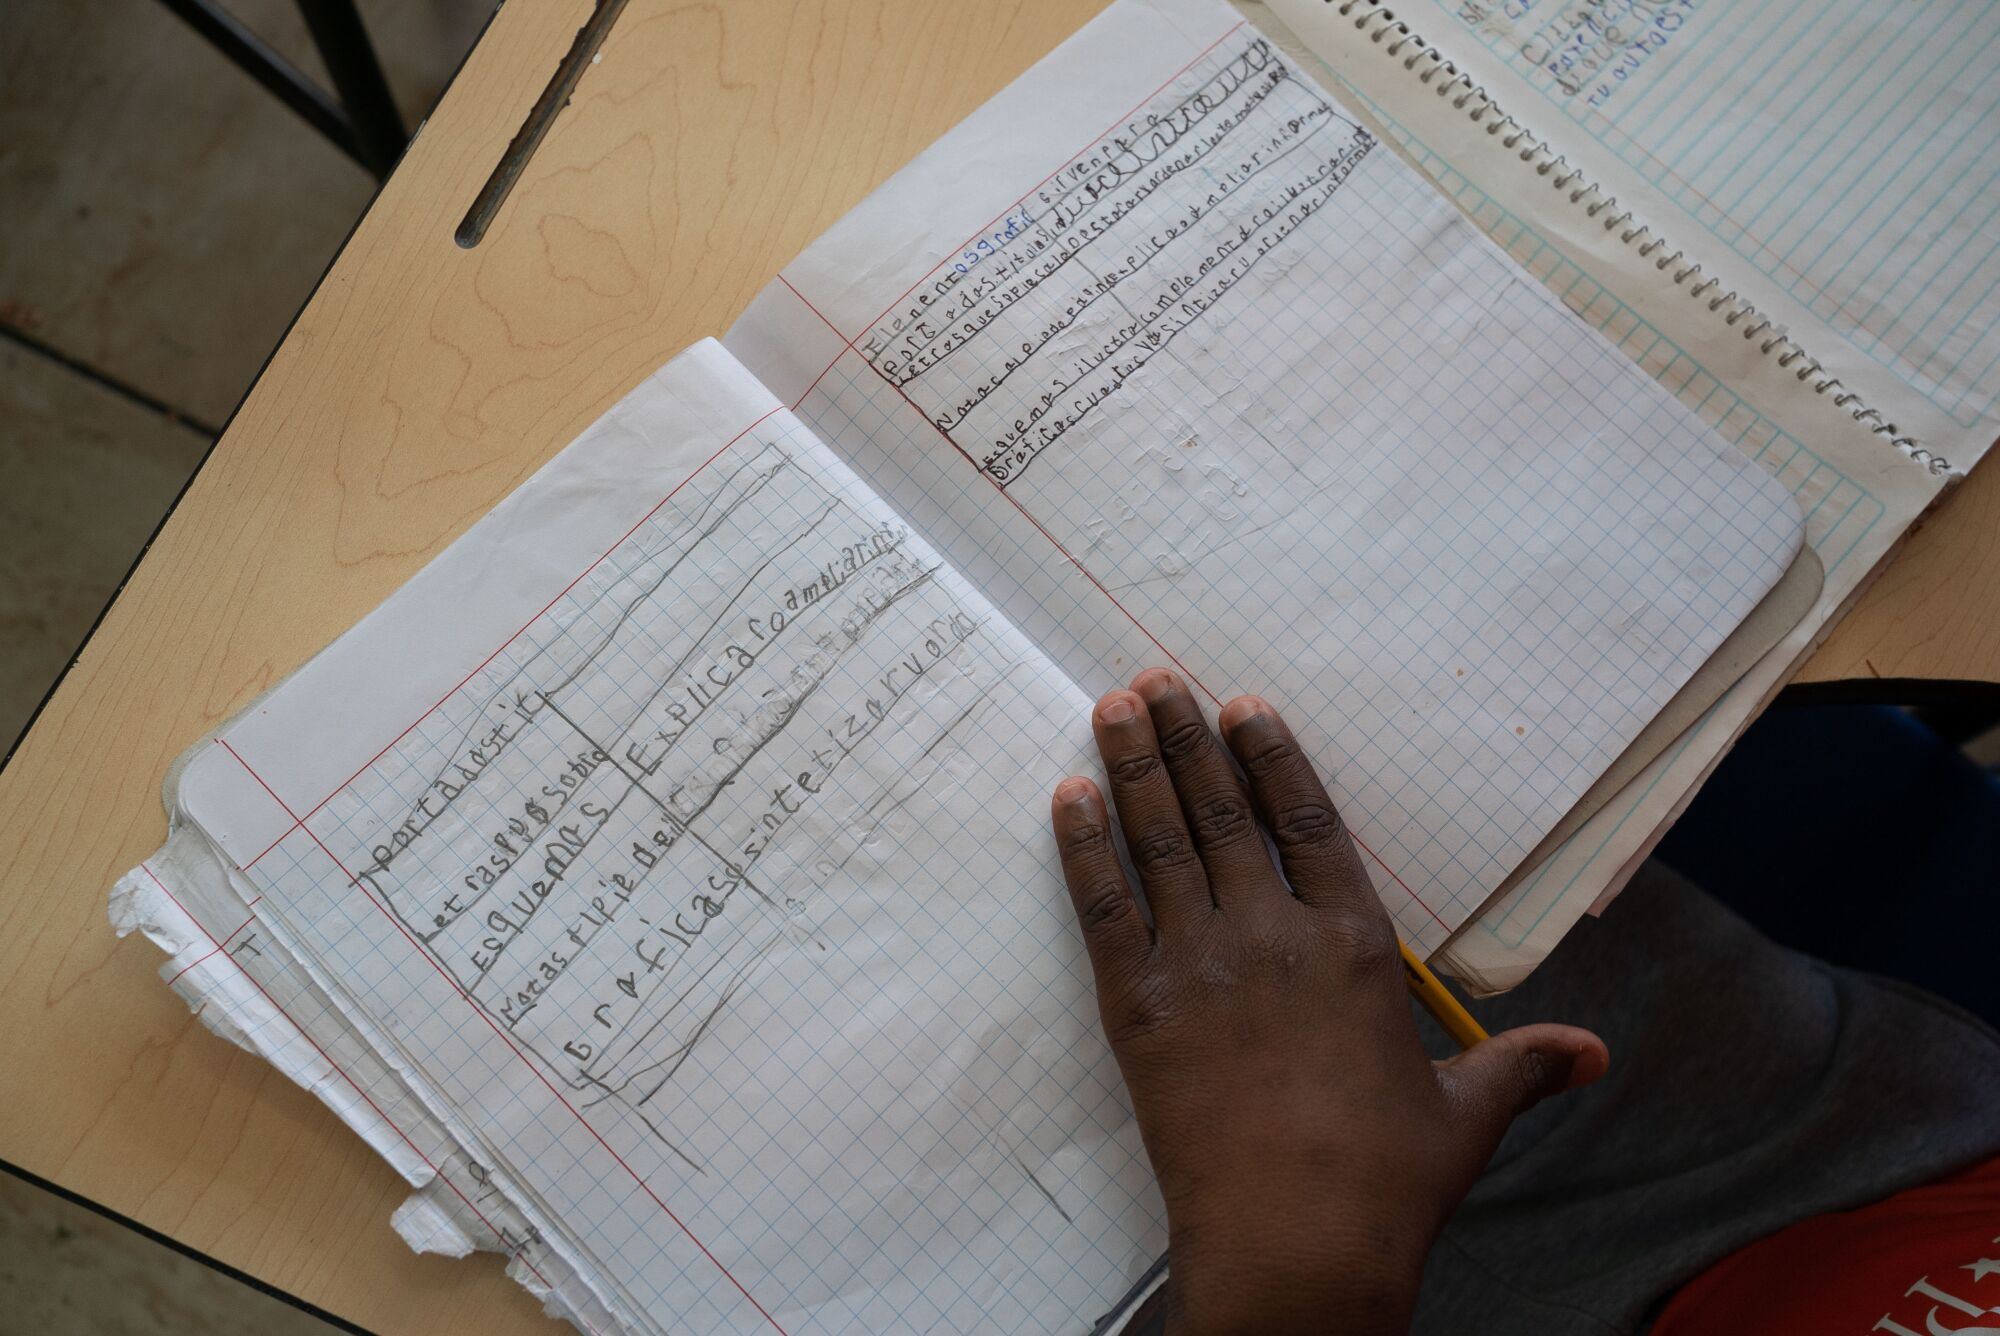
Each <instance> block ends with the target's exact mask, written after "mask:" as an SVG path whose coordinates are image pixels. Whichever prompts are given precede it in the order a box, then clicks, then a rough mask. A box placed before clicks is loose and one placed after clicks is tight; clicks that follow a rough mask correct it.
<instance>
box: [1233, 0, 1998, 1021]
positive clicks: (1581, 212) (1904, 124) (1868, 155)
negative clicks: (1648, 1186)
mask: <svg viewBox="0 0 2000 1336" xmlns="http://www.w3.org/2000/svg"><path fill="white" fill-rule="evenodd" d="M1255 8H1256V9H1257V11H1258V12H1259V13H1260V15H1261V16H1262V17H1263V18H1264V19H1265V20H1266V22H1267V27H1268V28H1269V29H1270V31H1272V32H1273V33H1277V34H1281V35H1282V39H1283V40H1285V41H1287V42H1289V43H1290V44H1291V47H1290V49H1291V51H1292V53H1293V55H1294V58H1296V59H1298V60H1299V61H1300V62H1301V63H1302V64H1304V65H1306V66H1307V67H1309V68H1313V69H1315V70H1317V71H1318V72H1319V73H1320V74H1321V75H1322V77H1324V78H1326V79H1328V80H1329V81H1330V82H1331V83H1332V84H1333V86H1334V87H1336V88H1337V89H1338V90H1339V91H1340V92H1341V93H1343V94H1344V95H1345V96H1346V97H1347V98H1348V99H1349V103H1350V105H1351V106H1353V107H1355V108H1356V110H1357V114H1359V115H1361V116H1362V117H1363V118H1364V119H1365V120H1366V121H1367V122H1368V123H1369V124H1370V125H1371V126H1374V127H1375V128H1376V129H1377V130H1378V132H1380V133H1381V134H1383V135H1384V136H1385V137H1386V138H1387V139H1388V140H1389V141H1390V142H1391V143H1393V144H1395V145H1396V146H1397V147H1398V148H1399V149H1400V150H1401V151H1403V152H1404V153H1405V154H1406V155H1407V156H1408V157H1409V158H1410V159H1411V161H1413V162H1414V163H1415V164H1417V165H1418V167H1419V168H1420V169H1421V170H1423V171H1424V172H1425V174H1426V175H1428V176H1429V177H1431V179H1432V180H1433V181H1434V182H1435V183H1436V184H1437V185H1438V186H1439V187H1440V188H1441V189H1442V190H1444V191H1445V193H1446V194H1448V195H1450V196H1451V197H1452V198H1454V199H1455V200H1456V201H1457V202H1458V203H1459V205H1460V207H1461V208H1463V209H1464V210H1465V211H1466V213H1467V214H1468V216H1470V217H1472V218H1473V219H1474V220H1475V221H1477V222H1479V223H1480V225H1481V226H1482V227H1483V228H1485V229H1486V230H1487V231H1488V233H1489V234H1490V235H1491V236H1492V237H1493V238H1494V240H1495V241H1496V242H1498V243H1499V244H1500V245H1502V246H1503V247H1504V248H1505V249H1507V251H1508V252H1509V253H1510V254H1512V255H1513V256H1514V257H1515V258H1516V259H1518V260H1519V261H1521V262H1522V263H1523V264H1525V265H1526V266H1527V267H1528V268H1529V269H1530V270H1532V271H1533V272H1535V273H1536V274H1537V275H1538V276H1539V277H1542V278H1543V280H1544V281H1545V282H1547V283H1548V284H1549V285H1550V287H1551V289H1552V290H1553V291H1555V292H1557V293H1558V294H1559V295H1560V296H1561V297H1562V299H1563V301H1564V303H1565V304H1566V305H1568V306H1570V307H1571V309H1573V310H1575V311H1576V312H1577V313H1578V314H1579V315H1580V316H1581V317H1583V318H1584V319H1585V320H1588V321H1590V322H1591V323H1593V324H1596V325H1598V326H1599V327H1600V328H1602V329H1604V330H1605V331H1606V332H1607V333H1608V334H1610V335H1612V336H1613V337H1614V338H1617V339H1618V340H1619V342H1620V344H1621V346H1623V347H1624V348H1625V349H1626V350H1627V352H1628V353H1629V354H1630V355H1631V356H1632V357H1634V359H1635V360H1638V361H1639V362H1640V363H1641V364H1642V365H1645V366H1647V367H1648V369H1650V370H1652V371H1653V372H1654V374H1655V375H1656V376H1658V377H1659V378H1660V379H1661V380H1662V382H1663V383H1665V384H1667V385H1668V386H1669V387H1671V388H1673V389H1674V390H1675V392H1676V394H1677V395H1678V397H1679V398H1680V399H1681V400H1682V401H1683V402H1684V403H1687V404H1689V405H1690V406H1691V407H1694V408H1695V409H1696V411H1697V412H1700V413H1701V414H1702V415H1703V416H1704V417H1707V418H1708V419H1709V420H1711V421H1714V422H1716V423H1717V424H1718V425H1719V426H1720V428H1721V429H1722V430H1723V431H1724V432H1725V434H1728V435H1730V436H1731V437H1732V439H1736V440H1739V441H1740V442H1741V443H1742V444H1743V446H1744V448H1746V449H1748V450H1750V451H1752V452H1753V453H1754V454H1755V455H1756V457H1757V458H1758V459H1759V460H1760V461H1762V462H1764V463H1765V464H1766V466H1767V467H1770V468H1772V469H1773V470H1774V471H1776V472H1777V473H1778V474H1779V476H1781V477H1783V478H1784V479H1785V480H1786V482H1787V484H1788V485H1790V486H1792V487H1793V489H1794V490H1795V491H1796V492H1797V494H1798V495H1799V498H1800V502H1801V505H1802V506H1803V507H1804V508H1805V510H1806V513H1807V520H1808V537H1809V541H1810V543H1811V545H1812V547H1813V549H1814V550H1815V552H1816V553H1817V554H1818V556H1819V557H1820V559H1821V560H1822V562H1823V564H1824V567H1825V571H1826V580H1825V588H1824V590H1823V591H1822V593H1821V594H1820V596H1819V598H1818V600H1817V603H1816V605H1815V607H1814V608H1813V609H1812V611H1811V613H1810V615H1808V616H1807V617H1805V618H1803V619H1801V620H1800V621H1799V622H1798V623H1797V625H1796V626H1795V627H1794V629H1793V630H1792V632H1791V634H1789V635H1788V636H1787V637H1786V638H1785V639H1784V641H1783V642H1782V643H1781V644H1780V645H1779V646H1778V647H1777V648H1776V649H1774V650H1773V651H1772V652H1771V653H1770V654H1769V655H1767V656H1766V658H1765V659H1764V661H1762V662H1760V663H1759V664H1758V665H1757V666H1756V667H1755V668H1754V669H1752V670H1751V671H1750V672H1749V673H1747V674H1746V675H1745V676H1744V678H1743V679H1742V680H1741V681H1740V682H1739V683H1738V684H1737V685H1736V687H1735V688H1734V689H1733V690H1732V691H1731V693H1730V694H1729V695H1728V696H1727V697H1725V698H1724V699H1723V700H1722V701H1720V702H1718V703H1717V705H1716V706H1715V707H1714V708H1713V709H1711V710H1709V711H1707V712H1706V713H1704V714H1703V715H1702V716H1701V718H1700V719H1699V721H1698V722H1697V723H1696V724H1695V726H1694V727H1692V728H1690V729H1689V730H1688V731H1687V732H1686V733H1685V734H1684V735H1683V736H1681V737H1679V738H1677V739H1675V740H1674V741H1673V742H1672V743H1671V744H1670V745H1669V747H1668V748H1667V749H1666V750H1665V751H1664V752H1662V753H1661V754H1660V755H1659V756H1658V757H1657V758H1656V759H1655V761H1654V762H1653V763H1651V764H1649V765H1648V766H1646V767H1645V768H1644V769H1643V770H1641V771H1640V772H1639V774H1638V775H1637V776H1635V778H1634V779H1633V781H1632V782H1631V783H1630V784H1628V785H1626V786H1625V788H1624V789H1623V790H1622V791H1621V792H1620V793H1618V794H1616V795H1614V796H1611V797H1610V798H1609V799H1608V800H1607V801H1605V802H1604V803H1603V804H1602V805H1601V806H1600V808H1599V810H1598V811H1597V813H1596V814H1595V815H1594V816H1593V817H1592V819H1591V820H1590V821H1589V822H1588V823H1586V824H1582V825H1580V826H1579V827H1578V828H1577V829H1576V830H1575V831H1574V833H1573V834H1572V835H1571V836H1570V837H1569V838H1567V839H1566V840H1564V841H1563V842H1562V843H1561V844H1560V846H1559V847H1556V848H1554V849H1550V850H1544V851H1541V854H1540V855H1538V857H1537V858H1536V859H1534V860H1532V861H1531V862H1530V864H1528V865H1526V866H1524V867H1522V868H1519V869H1517V870H1516V872H1515V874H1514V875H1513V877H1511V878H1510V880H1509V884H1508V886H1507V887H1506V889H1505V890H1504V892H1503V893H1502V894H1501V895H1499V896H1498V897H1496V899H1495V900H1494V901H1492V902H1490V903H1489V904H1487V905H1486V906H1485V907H1484V908H1483V910H1482V912H1481V913H1480V914H1479V915H1478V916H1477V918H1476V919H1475V920H1474V921H1472V922H1470V923H1468V924H1466V925H1464V926H1463V927H1461V929H1460V930H1459V931H1458V932H1457V933H1456V934H1455V935H1454V938H1453V940H1452V941H1451V942H1450V943H1449V944H1448V946H1447V947H1446V948H1445V949H1444V950H1443V951H1442V952H1440V953H1439V955H1438V957H1437V958H1436V959H1435V960H1434V963H1435V964H1437V965H1438V966H1440V967H1441V968H1443V969H1446V970H1447V971H1449V972H1451V973H1453V974H1456V975H1458V976H1459V977H1460V978H1461V979H1462V980H1465V981H1467V982H1468V983H1469V984H1471V985H1473V986H1474V987H1475V988H1477V989H1482V990H1483V989H1488V988H1501V987H1506V986H1508V985H1510V984H1512V983H1515V982H1517V981H1518V980H1519V979H1520V978H1521V977H1522V976H1523V975H1524V974H1525V973H1526V972H1527V971H1528V970H1529V969H1532V968H1533V966H1534V964H1535V963H1536V962H1537V961H1539V960H1540V959H1541V958H1542V957H1543V956H1544V955H1545V954H1546V953H1547V952H1548V950H1549V949H1550V948H1551V947H1552V946H1553V945H1554V943H1555V942H1556V941H1557V940H1559V939H1560V937H1561V935H1562V933H1563V931H1564V930H1565V929H1566V928H1567V927H1568V926H1569V924H1570V923H1572V922H1574V920H1575V919H1576V917H1577V916H1578V915H1579V914H1581V913H1583V912H1584V911H1585V910H1586V909H1587V908H1589V907H1590V906H1591V905H1592V904H1593V903H1601V902H1602V900H1603V899H1604V898H1606V897H1607V896H1608V894H1610V893H1613V892H1615V890H1616V889H1617V888H1618V887H1619V886H1620V885H1622V884H1623V881H1624V880H1625V878H1626V877H1628V876H1629V875H1630V873H1631V871H1632V870H1633V869H1634V868H1635V867H1636V866H1637V864H1638V863H1639V861H1641V860H1642V859H1643V858H1644V857H1645V855H1646V854H1647V853H1648V852H1649V851H1650V850H1651V848H1652V846H1653V845H1654V844H1655V843H1656V842H1657V841H1658V838H1659V836H1660V835H1661V834H1662V833H1664V830H1665V828H1666V826H1667V825H1668V824H1669V823H1670V822H1671V820H1672V818H1673V817H1674V816H1675V815H1676V814H1677V813H1678V812H1679V810H1680V809H1681V808H1682V807H1684V806H1685V805H1686V803H1687V801H1688V800H1689V799H1690V798H1691V797H1692V795H1693V793H1694V790H1695V788H1696V787H1697V786H1698V785H1699V783H1700V781H1701V779H1702V778H1703V777H1704V776H1705V775H1706V773H1707V772H1708V771H1709V770H1710V769H1711V768H1712V767H1713V766H1714V764H1715V763H1716V761H1717V760H1719V759H1720V757H1721V755H1722V753H1723V751H1724V750H1725V749H1726V747H1727V745H1728V743H1729V741H1730V740H1731V739H1732V738H1733V737H1734V736H1735V734H1736V733H1737V732H1738V731H1740V729H1741V728H1742V727H1744V726H1745V725H1746V724H1747V723H1748V721H1749V719H1750V718H1752V717H1753V716H1754V714H1755V711H1756V708H1757V706H1758V705H1759V704H1760V703H1761V701H1762V700H1763V699H1764V698H1765V697H1767V696H1768V695H1769V694H1770V693H1771V692H1772V691H1774V690H1776V688H1777V686H1778V685H1780V684H1781V683H1782V682H1783V680H1784V677H1785V676H1786V674H1787V673H1788V671H1789V670H1790V668H1791V667H1792V666H1793V665H1794V664H1795V663H1796V662H1798V661H1799V660H1800V659H1802V658H1803V657H1804V656H1805V655H1806V654H1807V653H1809V652H1810V650H1811V649H1812V647H1813V645H1814V644H1815V643H1816V640H1817V637H1819V636H1821V635H1823V634H1824V633H1825V631H1826V629H1827V628H1828V627H1830V625H1831V622H1832V620H1833V618H1834V617H1836V616H1837V615H1838V613H1839V611H1840V610H1841V609H1842V608H1844V607H1845V606H1846V605H1847V603H1848V602H1849V601H1851V600H1852V598H1853V597H1854V596H1855V595H1856V594H1857V593H1858V591H1859V590H1860V588H1861V587H1862V586H1863V585H1864V584H1865V583H1866V581H1867V580H1868V578H1869V577H1870V575H1871V574H1872V573H1873V571H1874V570H1875V568H1876V566H1877V564H1878V563H1879V561H1880V560H1881V557H1882V555H1883V554H1884V553H1885V552H1886V551H1887V550H1888V548H1890V547H1891V546H1892V545H1893V544H1894V543H1895V541H1896V540H1897V539H1898V538H1899V537H1900V536H1901V535H1902V534H1903V532H1904V531H1905V530H1906V529H1907V528H1908V527H1909V525H1910V524H1911V523H1912V522H1913V521H1914V520H1915V519H1916V518H1917V516H1918V515H1920V514H1921V513H1922V511H1923V510H1924V509H1925V508H1926V507H1927V506H1928V505H1930V504H1931V503H1932V502H1933V501H1935V500H1936V499H1937V497H1938V496H1939V495H1940V494H1942V492H1943V491H1945V490H1946V489H1947V488H1949V487H1950V485H1951V484H1952V483H1953V482H1955V481H1956V480H1957V479H1959V478H1961V477H1963V476H1964V473H1965V471H1966V470H1967V469H1969V468H1971V467H1972V465H1973V464H1974V463H1976V462H1977V461H1978V460H1979V458H1980V457H1981V456H1982V455H1983V454H1984V453H1985V452H1986V449H1987V447H1988V446H1989V445H1990V444H1991V443H1992V441H1993V440H1994V438H1995V436H1996V435H2000V376H1996V374H1995V373H1996V370H2000V224H1997V223H1996V222H1995V220H1996V218H2000V162H1996V161H1994V159H1993V144H1992V136H1991V134H1990V133H1987V131H1988V130H1989V129H1990V127H1991V125H1992V121H1993V116H1994V114H1995V110H1996V99H2000V87H1996V86H1995V84H1994V82H1993V81H1992V80H1990V79H1984V78H1980V77H1976V76H1977V74H1978V73H1979V72H1980V71H1983V70H1984V69H1985V68H1986V67H1987V64H1988V58H1989V57H1990V56H1991V55H1992V53H1993V52H1994V51H1995V50H2000V8H1996V7H1994V6H1991V5H1983V4H1976V3H1975V4H1967V3H1962V0H1911V2H1910V3H1907V4H1896V5H1872V4H1869V3H1867V2H1866V0H1840V2H1839V3H1829V4H1769V3H1763V2H1762V0H1700V3H1695V2H1694V0H1668V2H1666V3H1660V2H1658V0H1607V2H1604V3H1600V2H1599V0H1557V2H1538V3H1531V4H1504V5H1503V4H1499V3H1494V2H1492V0H1399V2H1398V3H1397V4H1395V5H1393V6H1389V5H1384V4H1378V3H1374V0H1270V5H1269V9H1268V10H1266V9H1264V8H1263V6H1261V5H1260V6H1256V7H1255ZM1857 429H1858V430H1857Z"/></svg>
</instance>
